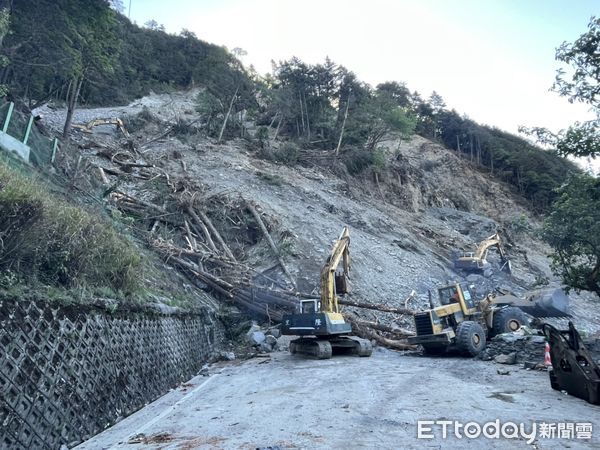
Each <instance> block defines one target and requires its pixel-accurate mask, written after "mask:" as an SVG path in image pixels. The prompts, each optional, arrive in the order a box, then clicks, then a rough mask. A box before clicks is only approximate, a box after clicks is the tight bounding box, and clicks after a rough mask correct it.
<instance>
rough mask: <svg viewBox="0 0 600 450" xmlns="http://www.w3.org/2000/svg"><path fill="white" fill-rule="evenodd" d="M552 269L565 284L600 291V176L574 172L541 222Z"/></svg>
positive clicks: (597, 292) (580, 288) (599, 292)
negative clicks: (550, 210)
mask: <svg viewBox="0 0 600 450" xmlns="http://www.w3.org/2000/svg"><path fill="white" fill-rule="evenodd" d="M543 236H544V239H545V240H546V241H547V242H548V243H549V244H550V245H551V246H552V248H553V249H554V252H553V253H552V255H551V258H552V265H553V269H554V270H555V271H556V272H557V273H558V274H560V275H561V277H562V281H563V283H565V284H566V285H567V287H570V288H574V289H576V290H578V291H579V290H588V291H592V292H595V293H596V294H598V295H600V179H598V178H594V177H591V176H589V175H579V176H573V177H572V178H570V179H569V182H568V183H566V184H565V185H564V186H562V187H561V188H560V189H559V190H558V198H557V199H556V201H555V202H554V204H553V210H552V213H550V215H549V216H548V218H547V219H546V221H545V222H544V228H543Z"/></svg>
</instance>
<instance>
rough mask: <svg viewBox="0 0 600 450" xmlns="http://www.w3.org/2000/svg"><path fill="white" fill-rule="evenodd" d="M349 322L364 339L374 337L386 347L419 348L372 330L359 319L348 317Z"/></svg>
mask: <svg viewBox="0 0 600 450" xmlns="http://www.w3.org/2000/svg"><path fill="white" fill-rule="evenodd" d="M348 322H350V323H351V324H352V331H353V332H354V334H356V335H357V336H360V337H362V338H364V339H372V340H374V341H376V342H377V343H379V344H381V345H383V346H384V347H387V348H391V349H394V350H416V349H417V346H416V345H410V344H407V343H406V342H403V341H400V340H395V339H388V338H386V337H383V336H381V335H380V334H379V333H377V332H376V331H374V330H370V329H369V328H368V327H365V326H361V325H360V324H359V323H357V321H355V320H353V319H351V318H350V317H348Z"/></svg>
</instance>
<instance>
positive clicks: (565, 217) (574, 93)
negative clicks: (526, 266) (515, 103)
mask: <svg viewBox="0 0 600 450" xmlns="http://www.w3.org/2000/svg"><path fill="white" fill-rule="evenodd" d="M556 58H557V59H558V60H559V61H562V62H564V63H567V64H570V65H571V66H572V69H573V70H572V71H571V72H570V76H571V78H570V79H568V78H567V77H566V76H567V73H566V72H565V71H564V70H559V71H558V74H557V77H556V83H555V85H554V89H555V90H557V91H558V92H559V93H560V94H561V95H563V96H567V97H568V98H569V101H571V102H575V101H577V102H583V103H586V104H588V105H590V106H591V107H592V108H593V109H594V111H595V112H596V120H592V121H589V122H585V123H575V124H574V125H573V126H571V127H569V128H568V129H567V130H566V131H563V132H561V133H559V134H558V135H551V134H549V133H548V132H547V130H543V129H536V130H535V132H536V133H537V134H538V136H541V137H542V138H543V139H546V140H547V141H548V140H549V141H551V142H552V141H553V142H554V143H555V144H556V147H557V149H558V151H559V153H560V154H562V155H573V156H591V157H596V156H598V155H599V154H600V133H599V130H600V20H599V19H595V18H592V20H591V21H590V23H589V26H588V31H587V32H586V33H584V34H583V35H582V36H580V37H579V38H578V39H577V40H576V41H575V42H574V43H572V44H570V43H566V42H565V43H563V44H562V45H561V46H560V47H559V48H558V50H557V52H556ZM558 195H559V196H558V198H557V199H556V201H555V202H554V203H553V205H552V213H551V214H550V216H549V217H548V218H547V219H546V221H545V223H544V238H545V239H546V241H547V242H548V243H549V244H550V245H551V246H552V248H553V250H554V252H553V253H552V255H551V258H552V262H553V269H554V271H555V272H556V273H558V274H560V275H561V276H562V279H563V282H564V283H565V284H566V285H567V286H568V287H571V288H575V289H576V290H581V289H584V290H589V291H592V292H595V293H596V294H598V295H600V179H598V178H594V177H591V176H588V175H580V176H574V177H571V178H570V179H569V181H568V182H567V183H566V184H565V185H564V186H562V187H561V188H560V189H559V190H558Z"/></svg>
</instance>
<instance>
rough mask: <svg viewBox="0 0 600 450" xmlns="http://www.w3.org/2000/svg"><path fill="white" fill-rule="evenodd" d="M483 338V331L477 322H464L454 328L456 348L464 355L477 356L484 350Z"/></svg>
mask: <svg viewBox="0 0 600 450" xmlns="http://www.w3.org/2000/svg"><path fill="white" fill-rule="evenodd" d="M485 338H486V337H485V330H484V329H483V327H482V326H481V325H480V324H479V323H477V322H472V321H470V320H466V321H464V322H461V323H459V324H458V327H457V328H456V346H457V347H458V351H459V352H461V353H463V354H465V355H469V356H477V355H479V354H480V353H481V352H482V351H483V349H484V348H485Z"/></svg>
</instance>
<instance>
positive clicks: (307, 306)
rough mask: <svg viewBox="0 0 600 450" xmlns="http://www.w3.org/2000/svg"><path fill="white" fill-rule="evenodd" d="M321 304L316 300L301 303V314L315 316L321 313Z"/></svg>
mask: <svg viewBox="0 0 600 450" xmlns="http://www.w3.org/2000/svg"><path fill="white" fill-rule="evenodd" d="M320 305H321V302H320V301H319V300H317V299H316V298H313V299H310V300H301V301H300V313H301V314H315V313H316V312H318V311H319V308H320Z"/></svg>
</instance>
